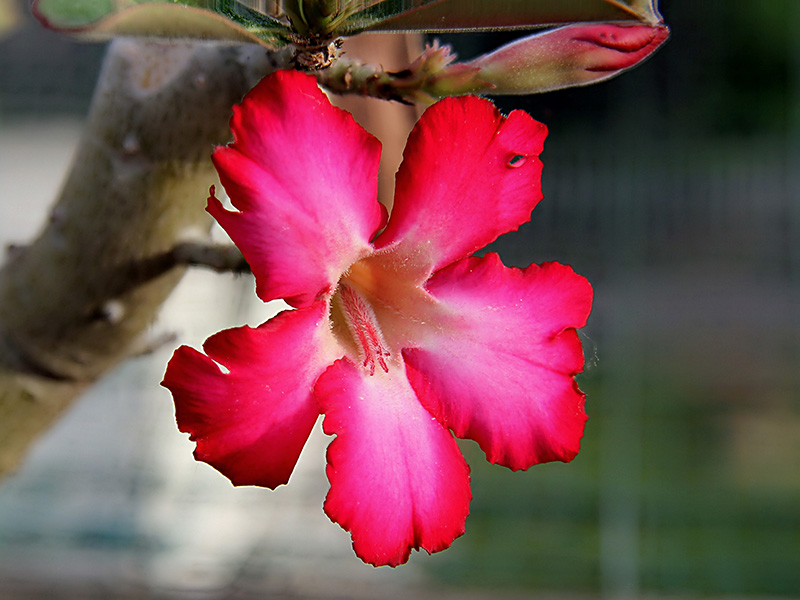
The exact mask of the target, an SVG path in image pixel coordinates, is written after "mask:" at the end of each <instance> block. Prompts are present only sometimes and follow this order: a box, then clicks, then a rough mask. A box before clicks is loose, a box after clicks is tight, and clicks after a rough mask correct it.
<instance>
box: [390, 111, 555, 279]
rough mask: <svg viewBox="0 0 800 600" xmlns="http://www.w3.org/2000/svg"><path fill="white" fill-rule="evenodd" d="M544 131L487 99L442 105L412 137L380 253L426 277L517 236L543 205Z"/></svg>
mask: <svg viewBox="0 0 800 600" xmlns="http://www.w3.org/2000/svg"><path fill="white" fill-rule="evenodd" d="M546 135H547V128H546V127H545V126H544V125H542V124H541V123H538V122H537V121H534V120H533V119H532V118H531V117H530V116H529V115H527V114H526V113H524V112H522V111H514V112H512V113H511V114H510V115H509V116H508V117H507V118H506V117H503V116H502V115H501V114H500V113H499V111H498V110H497V109H496V108H495V106H494V105H493V104H492V103H491V102H489V101H488V100H484V99H481V98H476V97H473V96H466V97H461V98H446V99H444V100H442V101H440V102H438V103H436V104H435V105H433V106H432V107H430V108H429V109H428V110H427V111H425V113H424V114H423V115H422V117H421V118H420V120H419V122H418V123H417V126H416V127H415V128H414V130H413V131H412V132H411V135H410V136H409V138H408V144H407V145H406V150H405V154H404V157H403V164H402V165H401V166H400V170H399V171H398V172H397V186H396V190H397V192H396V197H395V203H394V208H393V209H392V215H391V218H390V219H389V224H388V225H387V228H386V230H385V231H384V232H383V233H382V234H381V235H380V236H379V237H378V238H377V239H376V240H375V245H376V246H377V247H380V248H383V247H387V246H390V245H392V244H396V245H397V247H396V249H395V250H394V252H396V253H397V262H405V263H407V264H409V266H410V267H412V268H414V269H418V270H421V271H423V272H425V273H427V274H429V273H431V272H433V271H436V270H438V269H439V268H441V267H445V266H447V265H449V264H451V263H452V262H454V261H456V260H458V259H461V258H465V257H466V256H468V255H470V254H472V253H473V252H474V251H475V250H478V249H479V248H482V247H484V246H485V245H486V244H488V243H490V242H492V241H494V240H495V239H496V238H497V237H498V236H499V235H501V234H503V233H506V232H508V231H512V230H515V229H517V228H518V227H519V226H520V225H521V224H523V223H524V222H526V221H527V220H528V219H530V214H531V211H532V210H533V208H534V206H536V204H537V203H538V202H539V200H541V199H542V190H541V174H542V163H541V161H540V160H539V158H538V157H539V154H540V153H541V151H542V145H543V144H544V138H545V137H546Z"/></svg>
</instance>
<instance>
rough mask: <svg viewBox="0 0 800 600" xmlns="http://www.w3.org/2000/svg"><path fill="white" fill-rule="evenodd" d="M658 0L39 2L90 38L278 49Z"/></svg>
mask: <svg viewBox="0 0 800 600" xmlns="http://www.w3.org/2000/svg"><path fill="white" fill-rule="evenodd" d="M654 1H655V0H160V1H159V0H33V10H34V13H35V14H36V15H37V16H38V17H39V19H40V20H41V21H42V22H43V23H44V24H45V25H47V26H49V27H51V28H53V29H57V30H60V31H67V32H71V33H74V34H77V35H81V36H84V37H89V38H103V37H109V36H112V35H118V34H126V35H151V36H162V37H190V38H203V39H222V40H233V41H250V42H253V41H259V42H260V43H262V44H264V45H266V46H268V47H270V48H273V49H276V48H278V47H280V46H282V45H284V44H285V43H287V42H288V41H289V39H290V37H291V35H292V34H293V33H294V34H299V35H301V36H304V37H307V38H309V39H310V40H311V41H312V42H319V41H320V40H323V41H324V40H326V39H331V38H334V37H338V36H348V35H355V34H357V33H360V32H362V31H428V32H434V31H465V30H495V29H509V28H511V29H532V28H536V27H542V26H546V25H554V24H562V23H573V22H587V21H633V22H641V23H648V24H655V23H658V22H659V21H660V20H661V17H660V15H659V14H658V11H657V10H656V8H655V7H654Z"/></svg>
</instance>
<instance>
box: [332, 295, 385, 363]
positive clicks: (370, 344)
mask: <svg viewBox="0 0 800 600" xmlns="http://www.w3.org/2000/svg"><path fill="white" fill-rule="evenodd" d="M341 297H342V305H343V306H344V314H345V317H346V319H347V324H348V325H349V327H350V331H352V332H353V337H355V339H356V341H357V342H358V346H359V349H360V351H361V355H362V356H363V358H364V362H363V363H362V366H363V367H364V368H366V369H369V374H370V375H374V374H375V363H377V364H378V365H380V367H381V369H383V372H384V373H388V372H389V366H388V365H387V364H386V357H388V356H391V354H390V352H389V351H388V350H387V349H386V341H385V340H384V339H383V333H382V332H381V328H380V326H379V325H378V319H377V318H376V317H375V313H374V312H373V311H372V308H371V307H370V306H369V304H368V303H367V302H365V301H364V299H363V298H362V297H361V295H360V294H359V293H358V292H356V291H355V290H354V289H353V288H351V287H350V286H348V285H346V284H344V283H342V284H341Z"/></svg>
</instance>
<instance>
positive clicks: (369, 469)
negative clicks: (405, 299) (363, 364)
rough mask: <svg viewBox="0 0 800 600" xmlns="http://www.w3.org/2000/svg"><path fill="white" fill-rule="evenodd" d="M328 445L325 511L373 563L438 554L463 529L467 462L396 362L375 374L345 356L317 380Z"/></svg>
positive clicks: (468, 494)
mask: <svg viewBox="0 0 800 600" xmlns="http://www.w3.org/2000/svg"><path fill="white" fill-rule="evenodd" d="M315 389H316V392H317V395H318V397H319V399H320V405H321V408H322V411H323V412H324V413H325V420H324V421H323V426H324V428H325V432H326V433H328V434H335V435H336V439H334V440H333V441H332V442H331V444H330V446H329V447H328V467H327V473H328V479H329V480H330V483H331V488H330V491H329V492H328V496H327V498H326V499H325V512H326V513H327V514H328V516H329V517H330V518H331V519H332V520H333V521H335V522H337V523H339V524H340V525H341V526H342V527H343V528H344V529H346V530H347V531H349V532H350V533H351V534H352V538H353V549H354V550H355V552H356V554H357V555H358V556H359V557H360V558H361V559H362V560H363V561H365V562H368V563H371V564H373V565H375V566H379V565H391V566H397V565H399V564H402V563H404V562H406V561H407V560H408V557H409V554H410V553H411V549H412V548H413V549H419V548H423V549H424V550H426V551H428V552H438V551H439V550H444V549H445V548H447V547H449V546H450V544H451V543H452V541H453V540H454V539H455V538H456V537H458V536H459V535H461V534H462V533H464V522H465V520H466V518H467V514H468V512H469V501H470V498H471V495H472V494H471V491H470V489H469V467H468V466H467V464H466V462H465V461H464V458H463V456H461V452H460V450H459V449H458V446H457V444H456V442H455V440H454V439H453V436H452V435H451V434H450V432H449V431H447V430H446V429H445V428H443V427H442V426H441V425H440V424H439V423H437V422H436V421H435V420H434V419H433V418H432V417H431V415H430V413H428V412H427V411H426V410H425V409H424V408H423V407H422V406H421V405H420V403H419V400H418V399H417V398H416V396H415V395H414V391H413V390H412V389H411V386H410V385H409V383H408V380H407V379H406V376H405V373H404V369H403V367H402V364H398V363H397V362H394V363H392V364H391V366H390V369H389V373H384V372H383V371H381V370H376V371H375V375H374V376H369V375H367V374H366V371H365V370H364V369H362V368H360V367H356V366H355V365H353V364H352V363H351V362H349V361H347V360H340V361H338V362H336V363H334V365H333V366H331V367H330V368H329V369H328V370H327V371H326V372H325V373H324V374H323V375H322V377H320V379H319V381H318V382H317V386H316V388H315Z"/></svg>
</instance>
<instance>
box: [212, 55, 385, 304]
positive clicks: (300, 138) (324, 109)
mask: <svg viewBox="0 0 800 600" xmlns="http://www.w3.org/2000/svg"><path fill="white" fill-rule="evenodd" d="M231 128H232V129H233V133H234V140H235V141H234V142H233V143H232V144H230V145H228V146H226V147H219V148H217V149H216V151H215V152H214V155H213V160H214V164H215V165H216V167H217V171H219V176H220V180H221V182H222V184H223V185H224V186H225V189H226V191H227V192H228V195H229V196H230V198H231V202H232V203H233V205H234V206H235V207H236V208H237V209H238V212H235V211H228V210H226V209H224V208H223V207H222V205H221V204H220V202H219V201H218V200H217V199H216V198H215V197H214V195H213V194H212V196H211V198H209V204H208V212H210V213H211V215H213V217H214V218H215V219H216V220H217V221H218V222H219V223H220V225H222V227H223V228H224V229H225V230H226V231H227V232H228V234H229V235H230V236H231V238H232V239H233V241H234V243H235V244H236V245H237V246H238V247H239V249H240V250H241V251H242V254H244V257H245V259H246V260H247V262H248V264H249V265H250V267H251V268H252V270H253V273H254V274H255V276H256V292H257V293H258V295H259V297H260V298H261V299H262V300H264V301H269V300H274V299H276V298H283V299H285V300H286V301H287V302H288V303H289V304H291V305H292V306H295V307H300V306H308V305H309V304H310V303H311V302H313V301H314V299H316V298H318V297H320V296H322V295H324V294H326V293H328V292H329V291H331V290H332V288H333V286H334V285H335V283H336V282H337V281H338V279H339V276H340V275H341V273H342V272H343V271H344V270H345V269H346V268H347V267H348V266H349V265H350V264H352V263H353V262H355V261H356V260H357V259H358V258H360V257H361V256H364V255H365V254H366V253H368V252H369V251H370V249H371V246H370V245H369V240H370V239H371V238H372V237H373V236H374V234H375V232H376V231H377V230H378V229H379V228H380V227H382V226H383V224H384V221H385V211H384V209H383V208H382V207H381V205H380V204H379V203H378V202H377V184H378V183H377V182H378V163H379V160H380V143H379V142H378V141H377V140H376V139H375V138H373V137H372V136H371V135H369V134H368V133H367V132H366V131H364V130H363V129H362V128H361V127H360V126H359V125H358V124H356V122H355V121H354V120H353V118H352V116H351V115H350V114H349V113H347V112H345V111H343V110H341V109H338V108H335V107H334V106H332V105H331V103H330V102H329V101H328V99H327V97H326V96H325V95H324V94H323V93H322V91H321V90H320V89H319V87H317V84H316V81H315V80H314V78H313V77H311V76H309V75H305V74H302V73H298V72H296V71H279V72H277V73H275V74H273V75H270V76H268V77H266V78H265V79H264V80H262V81H261V83H259V84H258V85H257V86H256V87H255V88H253V90H252V91H251V92H250V93H249V94H247V96H246V97H245V99H244V101H243V102H242V104H240V105H239V106H236V107H234V113H233V118H232V119H231Z"/></svg>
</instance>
